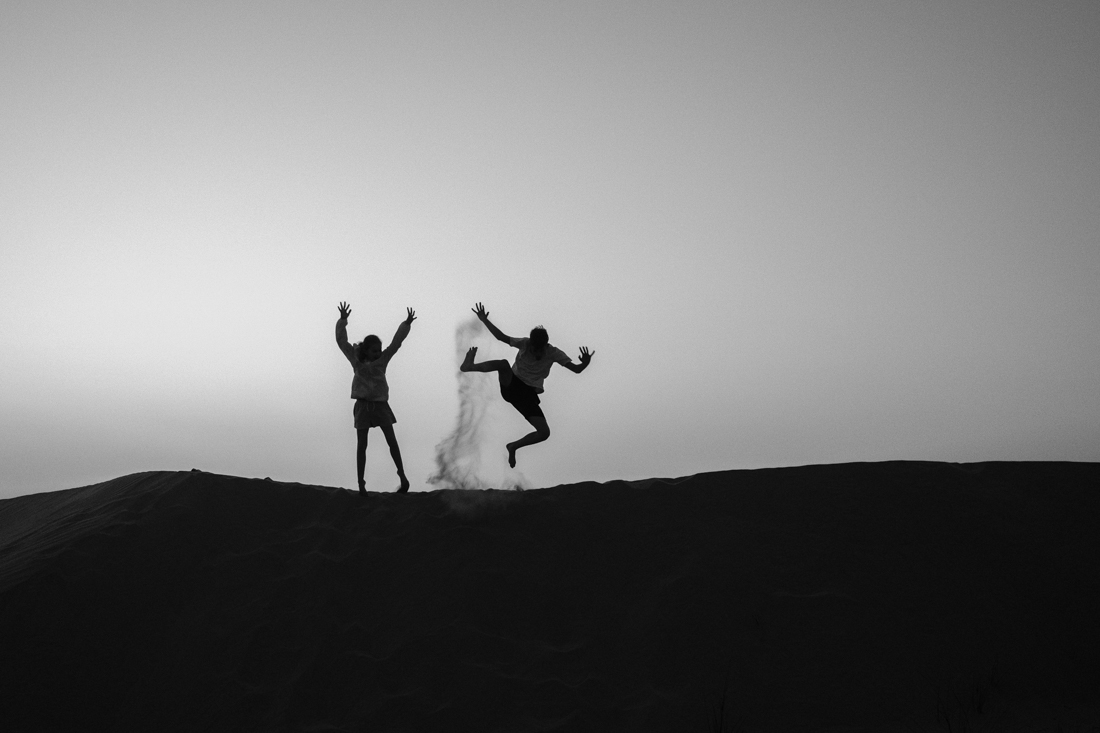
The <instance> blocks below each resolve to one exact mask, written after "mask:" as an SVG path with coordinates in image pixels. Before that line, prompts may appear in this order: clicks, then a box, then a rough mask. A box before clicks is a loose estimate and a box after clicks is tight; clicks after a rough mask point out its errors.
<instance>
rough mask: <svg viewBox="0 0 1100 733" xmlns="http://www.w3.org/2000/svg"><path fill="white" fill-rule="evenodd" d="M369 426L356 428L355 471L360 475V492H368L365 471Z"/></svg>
mask: <svg viewBox="0 0 1100 733" xmlns="http://www.w3.org/2000/svg"><path fill="white" fill-rule="evenodd" d="M368 430H369V428H356V430H355V473H356V475H357V476H358V477H359V493H360V494H366V493H367V486H366V482H365V481H364V480H363V473H364V472H365V471H366V468H367V431H368Z"/></svg>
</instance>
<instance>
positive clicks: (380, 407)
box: [352, 399, 397, 430]
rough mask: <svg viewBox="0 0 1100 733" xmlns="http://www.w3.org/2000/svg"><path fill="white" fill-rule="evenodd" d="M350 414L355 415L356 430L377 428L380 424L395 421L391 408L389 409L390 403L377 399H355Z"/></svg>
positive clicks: (391, 423) (388, 423)
mask: <svg viewBox="0 0 1100 733" xmlns="http://www.w3.org/2000/svg"><path fill="white" fill-rule="evenodd" d="M352 415H354V416H355V429H356V430H365V429H366V428H377V427H379V426H380V425H393V424H394V423H395V422H397V418H396V417H394V415H393V410H391V409H390V403H389V402H380V401H378V400H363V399H359V400H356V401H355V407H354V408H352Z"/></svg>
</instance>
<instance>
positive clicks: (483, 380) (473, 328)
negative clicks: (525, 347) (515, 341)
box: [428, 316, 527, 489]
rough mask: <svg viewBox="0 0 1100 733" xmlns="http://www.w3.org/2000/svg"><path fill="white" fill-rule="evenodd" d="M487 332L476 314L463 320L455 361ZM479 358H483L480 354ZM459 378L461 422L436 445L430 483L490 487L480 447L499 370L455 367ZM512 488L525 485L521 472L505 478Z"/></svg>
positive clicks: (454, 486) (459, 329)
mask: <svg viewBox="0 0 1100 733" xmlns="http://www.w3.org/2000/svg"><path fill="white" fill-rule="evenodd" d="M485 333H486V331H485V327H484V326H483V325H481V321H479V320H478V319H477V318H476V317H473V316H471V317H470V319H469V320H468V321H465V322H464V323H460V324H459V325H458V328H456V329H455V361H456V364H459V363H461V362H462V359H463V358H464V357H465V356H466V350H467V349H469V348H470V347H471V346H473V342H474V339H476V338H478V337H479V336H482V335H484V334H485ZM479 358H484V357H480V356H479ZM456 379H457V380H458V422H457V424H456V425H455V428H454V430H453V431H451V434H450V435H448V436H447V437H446V438H444V439H443V440H442V442H440V443H439V445H437V446H436V447H435V465H436V472H435V473H434V474H433V475H431V476H429V477H428V483H429V484H436V485H439V486H440V487H441V488H444V489H488V488H492V487H491V485H490V484H489V483H488V482H486V481H485V479H484V478H482V476H481V469H482V465H481V450H482V445H483V443H484V438H485V432H486V431H485V428H486V421H485V413H486V410H487V409H488V407H489V404H490V402H491V401H492V399H493V394H494V392H496V390H497V389H498V387H497V384H498V382H497V376H496V374H486V373H483V372H461V371H456ZM502 483H505V484H511V486H509V488H511V487H515V488H526V484H527V481H526V480H525V479H524V478H523V476H522V474H520V475H519V476H518V477H516V476H513V477H512V478H510V479H505V481H503V482H502Z"/></svg>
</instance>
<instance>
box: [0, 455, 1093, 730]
mask: <svg viewBox="0 0 1100 733" xmlns="http://www.w3.org/2000/svg"><path fill="white" fill-rule="evenodd" d="M1097 486H1100V464H1069V463H988V464H967V465H954V464H936V463H910V462H896V463H878V464H847V465H834V466H807V467H802V468H787V469H770V470H757V471H729V472H722V473H709V474H699V475H696V476H691V477H686V478H681V479H676V480H662V479H651V480H647V481H638V482H620V481H616V482H610V483H606V484H594V483H588V484H578V485H570V486H558V487H554V488H549V489H541V490H535V491H526V492H514V491H483V492H473V491H471V492H463V491H436V492H430V493H413V494H407V495H396V494H369V495H368V496H367V497H366V498H360V497H359V496H357V495H354V494H352V493H351V492H347V491H343V490H340V489H333V488H325V487H318V486H304V485H300V484H285V483H279V482H274V481H269V480H261V479H244V478H235V477H230V476H219V475H214V474H208V473H202V472H198V471H195V472H151V473H142V474H135V475H132V476H126V477H122V478H119V479H115V480H113V481H108V482H106V483H103V484H98V485H96V486H89V487H84V488H79V489H72V490H69V491H61V492H57V493H51V494H39V495H33V496H24V497H18V498H14V499H8V500H5V501H0V658H2V660H3V663H2V665H0V669H2V672H0V675H2V676H0V691H2V692H0V694H2V699H3V703H2V710H0V720H3V721H4V723H3V728H4V730H10V731H22V730H27V731H30V730H36V731H41V730H96V729H113V730H120V731H121V730H126V731H138V730H158V731H174V730H180V731H197V730H204V731H205V730H212V731H253V730H255V731H477V732H481V731H485V732H489V731H502V732H504V731H508V732H512V731H532V732H533V731H631V732H636V731H661V732H665V731H708V732H712V731H798V730H836V731H842V730H867V731H871V730H874V731H889V730H898V731H913V730H930V731H931V730H953V731H958V730H1028V731H1030V730H1039V729H1044V728H1045V729H1046V730H1055V729H1056V728H1055V726H1060V727H1061V729H1062V730H1065V731H1071V730H1082V731H1100V624H1098V623H1097V619H1100V531H1098V527H1100V491H1098V490H1097V489H1096V487H1097Z"/></svg>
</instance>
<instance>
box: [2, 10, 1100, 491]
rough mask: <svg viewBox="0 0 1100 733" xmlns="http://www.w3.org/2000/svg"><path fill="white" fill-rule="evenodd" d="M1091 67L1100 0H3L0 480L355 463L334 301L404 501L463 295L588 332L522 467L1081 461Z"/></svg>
mask: <svg viewBox="0 0 1100 733" xmlns="http://www.w3.org/2000/svg"><path fill="white" fill-rule="evenodd" d="M1097 79H1100V3H1096V2H1092V1H1091V0H1082V1H1080V2H1015V1H1013V0H995V1H991V2H956V1H955V0H942V1H941V0H917V1H915V2H913V1H906V2H889V1H884V0H874V1H871V0H868V1H866V2H864V1H860V0H824V1H819V0H813V1H812V2H810V1H807V2H778V1H774V2H773V1H767V0H765V1H763V2H685V1H684V0H675V1H669V2H642V1H638V2H587V1H585V2H526V1H517V2H499V1H498V2H480V1H478V0H472V1H470V2H461V3H459V2H407V1H405V0H401V1H400V2H357V3H356V2H267V3H253V2H234V1H232V0H219V1H218V2H186V3H172V2H155V3H146V2H108V1H104V2H96V3H79V2H52V1H50V0H34V1H33V2H22V1H20V0H7V1H6V2H3V3H2V4H0V100H3V103H2V104H0V132H2V134H0V169H2V170H3V171H4V173H3V175H2V176H0V340H2V344H3V346H2V348H0V498H4V497H10V496H15V495H21V494H28V493H36V492H42V491H53V490H59V489H66V488H73V487H77V486H84V485H88V484H92V483H97V482H100V481H104V480H108V479H111V478H115V477H117V476H121V475H126V474H129V473H134V472H138V471H146V470H187V469H191V468H199V469H202V470H206V471H212V472H216V473H225V474H232V475H239V476H251V477H270V478H272V479H275V480H279V481H294V482H300V483H306V484H315V485H325V486H343V487H347V488H354V486H355V475H354V470H355V468H354V448H355V431H354V429H353V427H352V415H351V409H352V404H353V403H352V400H351V399H350V397H349V395H350V384H351V377H352V372H351V367H350V366H349V364H348V363H347V361H346V360H345V359H344V357H343V356H342V355H341V353H340V351H339V350H338V349H337V346H336V343H335V339H334V335H333V334H334V325H335V321H336V318H337V315H338V313H337V305H338V303H339V302H341V301H347V302H348V303H350V304H351V307H352V314H351V319H350V324H349V335H350V336H351V338H352V340H353V341H357V340H360V339H361V338H362V337H363V336H365V335H367V334H368V333H377V334H378V335H380V336H381V337H382V338H383V340H384V341H386V342H388V341H389V339H390V337H391V336H392V335H393V332H394V331H395V330H396V328H397V326H398V324H399V323H400V322H401V320H402V319H403V318H404V316H405V309H406V308H407V307H412V308H414V309H415V310H416V314H417V319H416V321H415V322H414V324H413V327H412V332H411V335H410V336H409V337H408V339H407V340H406V341H405V343H404V345H403V347H402V348H401V350H400V351H399V352H398V354H397V356H395V357H394V359H393V361H392V362H391V363H390V366H389V371H388V375H389V385H390V404H391V406H392V408H393V411H394V413H395V414H396V416H397V420H398V422H397V425H396V426H395V430H396V434H397V437H398V440H399V442H400V446H401V451H402V454H403V457H404V463H405V466H406V469H407V472H408V475H409V478H410V479H411V480H412V483H413V490H427V489H431V488H433V487H432V486H431V485H429V484H427V483H426V479H427V477H428V476H429V475H430V474H432V473H433V472H434V471H435V469H436V467H435V455H436V446H437V445H438V444H440V442H441V441H443V440H444V439H445V438H446V437H447V436H448V434H449V433H450V432H451V431H452V430H453V428H454V426H455V421H456V419H457V415H458V409H459V401H458V379H457V372H456V365H457V356H458V354H459V353H461V350H462V348H464V347H465V346H466V345H468V343H472V342H469V341H468V340H467V341H466V342H463V343H458V342H457V341H456V333H457V332H458V329H460V328H461V327H463V325H464V324H466V323H467V321H468V319H469V318H470V317H471V316H472V314H471V312H470V309H471V307H473V306H474V304H475V303H477V302H479V301H480V302H482V303H484V304H485V306H486V307H487V308H488V310H489V314H490V318H491V320H492V321H493V322H494V323H495V324H496V325H497V326H498V327H499V328H500V329H501V330H502V331H504V332H505V333H507V334H509V335H513V336H523V335H526V333H527V332H528V331H529V330H530V329H531V328H532V327H534V326H536V325H544V326H545V327H546V328H547V330H548V331H549V334H550V341H551V343H553V344H554V345H556V346H558V347H559V348H561V349H563V350H564V351H566V353H568V354H570V355H571V356H572V357H573V358H574V360H576V358H577V354H578V350H579V348H580V347H581V346H587V347H588V348H590V349H592V350H593V351H594V352H595V356H594V358H593V360H592V364H591V366H590V368H589V369H588V370H587V371H585V372H584V373H583V374H580V375H576V374H573V373H571V372H569V371H567V370H565V369H563V368H561V367H555V369H554V370H553V371H552V372H551V374H550V376H549V378H548V379H547V381H546V392H545V393H544V395H543V407H544V409H545V412H546V416H547V419H548V422H549V425H550V428H551V431H552V435H551V437H550V439H549V440H548V441H547V442H545V443H542V444H540V445H537V446H532V447H529V448H525V449H523V450H521V451H520V453H519V466H518V467H517V468H518V471H519V472H520V476H521V478H522V480H521V481H518V483H521V484H522V485H525V486H532V487H545V486H554V485H558V484H562V483H573V482H578V481H585V480H595V481H609V480H613V479H628V480H632V479H641V478H647V477H676V476H684V475H691V474H695V473H699V472H702V471H718V470H726V469H738V468H759V467H769V466H790V465H805V464H815V463H836V462H847V461H882V460H895V459H904V460H934V461H985V460H1071V461H1097V460H1100V384H1098V381H1100V380H1098V377H1100V329H1097V327H1096V324H1097V323H1100V297H1098V286H1097V283H1100V85H1098V83H1097V81H1096V80H1097ZM476 345H478V346H479V349H480V350H479V354H480V355H481V356H482V357H485V358H508V359H511V358H512V356H513V355H514V354H515V351H514V350H513V349H509V348H507V347H505V346H504V345H503V344H500V343H497V342H493V341H492V340H491V339H489V340H487V339H481V340H479V341H477V342H476ZM485 378H486V379H491V378H492V377H491V376H486V377H485ZM486 394H488V397H487V398H486V399H490V400H491V402H490V404H488V406H487V408H486V413H485V414H486V431H485V436H486V437H485V441H486V442H485V445H484V446H483V448H484V456H485V458H484V461H483V463H482V468H481V470H482V472H483V473H484V477H485V479H486V481H488V483H489V484H491V485H497V484H499V485H505V484H506V483H508V482H509V481H513V482H516V475H515V474H514V473H510V472H509V471H508V470H507V467H506V466H505V465H504V459H505V453H504V449H503V443H504V442H506V441H508V440H513V439H515V438H518V437H519V436H520V435H523V434H524V433H526V432H527V431H528V430H529V427H528V426H527V424H526V423H525V422H524V421H523V419H522V418H521V417H520V416H519V415H518V414H517V413H515V412H514V411H513V410H511V408H510V407H509V406H507V405H506V404H504V403H503V402H502V401H501V400H500V399H499V396H497V395H495V394H493V393H492V390H491V389H490V390H488V391H487V392H486ZM370 440H371V443H370V446H369V448H368V475H369V477H368V488H369V489H371V490H379V491H390V490H392V489H393V488H394V487H396V485H397V479H396V475H395V474H394V469H393V465H392V461H391V460H390V456H389V454H388V451H387V450H386V447H385V441H384V440H383V438H382V435H381V434H380V432H379V431H377V430H375V431H371V438H370ZM510 476H511V478H509V477H510Z"/></svg>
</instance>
